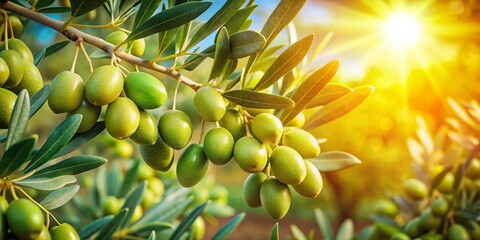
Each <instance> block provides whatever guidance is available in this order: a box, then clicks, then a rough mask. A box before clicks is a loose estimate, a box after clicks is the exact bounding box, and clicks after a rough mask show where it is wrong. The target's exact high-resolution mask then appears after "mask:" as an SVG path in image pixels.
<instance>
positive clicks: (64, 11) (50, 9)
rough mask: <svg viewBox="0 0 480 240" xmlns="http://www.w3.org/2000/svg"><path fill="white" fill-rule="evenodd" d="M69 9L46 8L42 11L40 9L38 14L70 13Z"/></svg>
mask: <svg viewBox="0 0 480 240" xmlns="http://www.w3.org/2000/svg"><path fill="white" fill-rule="evenodd" d="M70 10H71V9H70V8H69V7H46V8H42V9H38V11H37V12H39V13H66V12H70Z"/></svg>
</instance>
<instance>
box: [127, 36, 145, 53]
mask: <svg viewBox="0 0 480 240" xmlns="http://www.w3.org/2000/svg"><path fill="white" fill-rule="evenodd" d="M144 52H145V39H143V38H140V39H137V40H134V41H133V43H132V48H131V49H130V53H131V54H132V55H133V56H137V57H141V56H142V55H143V53H144Z"/></svg>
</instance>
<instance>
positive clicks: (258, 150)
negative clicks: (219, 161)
mask: <svg viewBox="0 0 480 240" xmlns="http://www.w3.org/2000/svg"><path fill="white" fill-rule="evenodd" d="M233 156H234V158H235V161H236V162H237V164H238V165H239V166H240V167H241V168H242V169H243V170H244V171H246V172H250V173H255V172H260V171H262V170H263V169H264V168H265V166H266V165H267V161H268V156H267V149H266V148H265V146H264V145H263V144H262V143H261V142H259V141H258V140H257V139H256V138H254V137H242V138H240V139H238V141H237V142H236V143H235V146H234V148H233Z"/></svg>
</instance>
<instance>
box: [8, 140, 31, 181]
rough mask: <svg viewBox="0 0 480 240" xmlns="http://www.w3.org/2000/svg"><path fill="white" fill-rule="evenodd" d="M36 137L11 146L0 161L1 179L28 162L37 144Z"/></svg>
mask: <svg viewBox="0 0 480 240" xmlns="http://www.w3.org/2000/svg"><path fill="white" fill-rule="evenodd" d="M37 139H38V137H37V136H31V137H27V138H25V139H22V140H20V141H18V142H16V143H15V144H13V145H12V146H11V147H10V148H9V149H7V151H6V152H5V154H3V157H2V160H1V161H0V177H1V178H3V177H5V176H8V175H9V174H10V173H12V172H14V171H15V170H17V169H18V168H20V166H22V165H23V164H24V163H26V162H27V161H28V156H29V155H30V153H31V152H32V150H33V147H34V146H35V143H36V142H37Z"/></svg>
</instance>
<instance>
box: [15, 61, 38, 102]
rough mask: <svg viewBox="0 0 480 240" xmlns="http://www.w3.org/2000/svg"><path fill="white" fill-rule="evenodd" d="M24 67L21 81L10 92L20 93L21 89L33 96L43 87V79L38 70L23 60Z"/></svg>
mask: <svg viewBox="0 0 480 240" xmlns="http://www.w3.org/2000/svg"><path fill="white" fill-rule="evenodd" d="M22 62H23V65H24V66H25V68H24V72H23V77H22V81H21V82H20V83H19V84H18V85H17V86H15V87H13V88H11V90H12V92H14V93H17V94H18V93H20V91H22V90H23V89H26V90H27V91H28V94H29V95H30V96H33V95H34V94H35V93H37V92H38V91H39V90H40V89H41V88H42V87H43V78H42V75H41V74H40V71H38V68H37V67H36V66H35V65H34V64H33V63H31V62H28V61H25V60H23V61H22Z"/></svg>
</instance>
